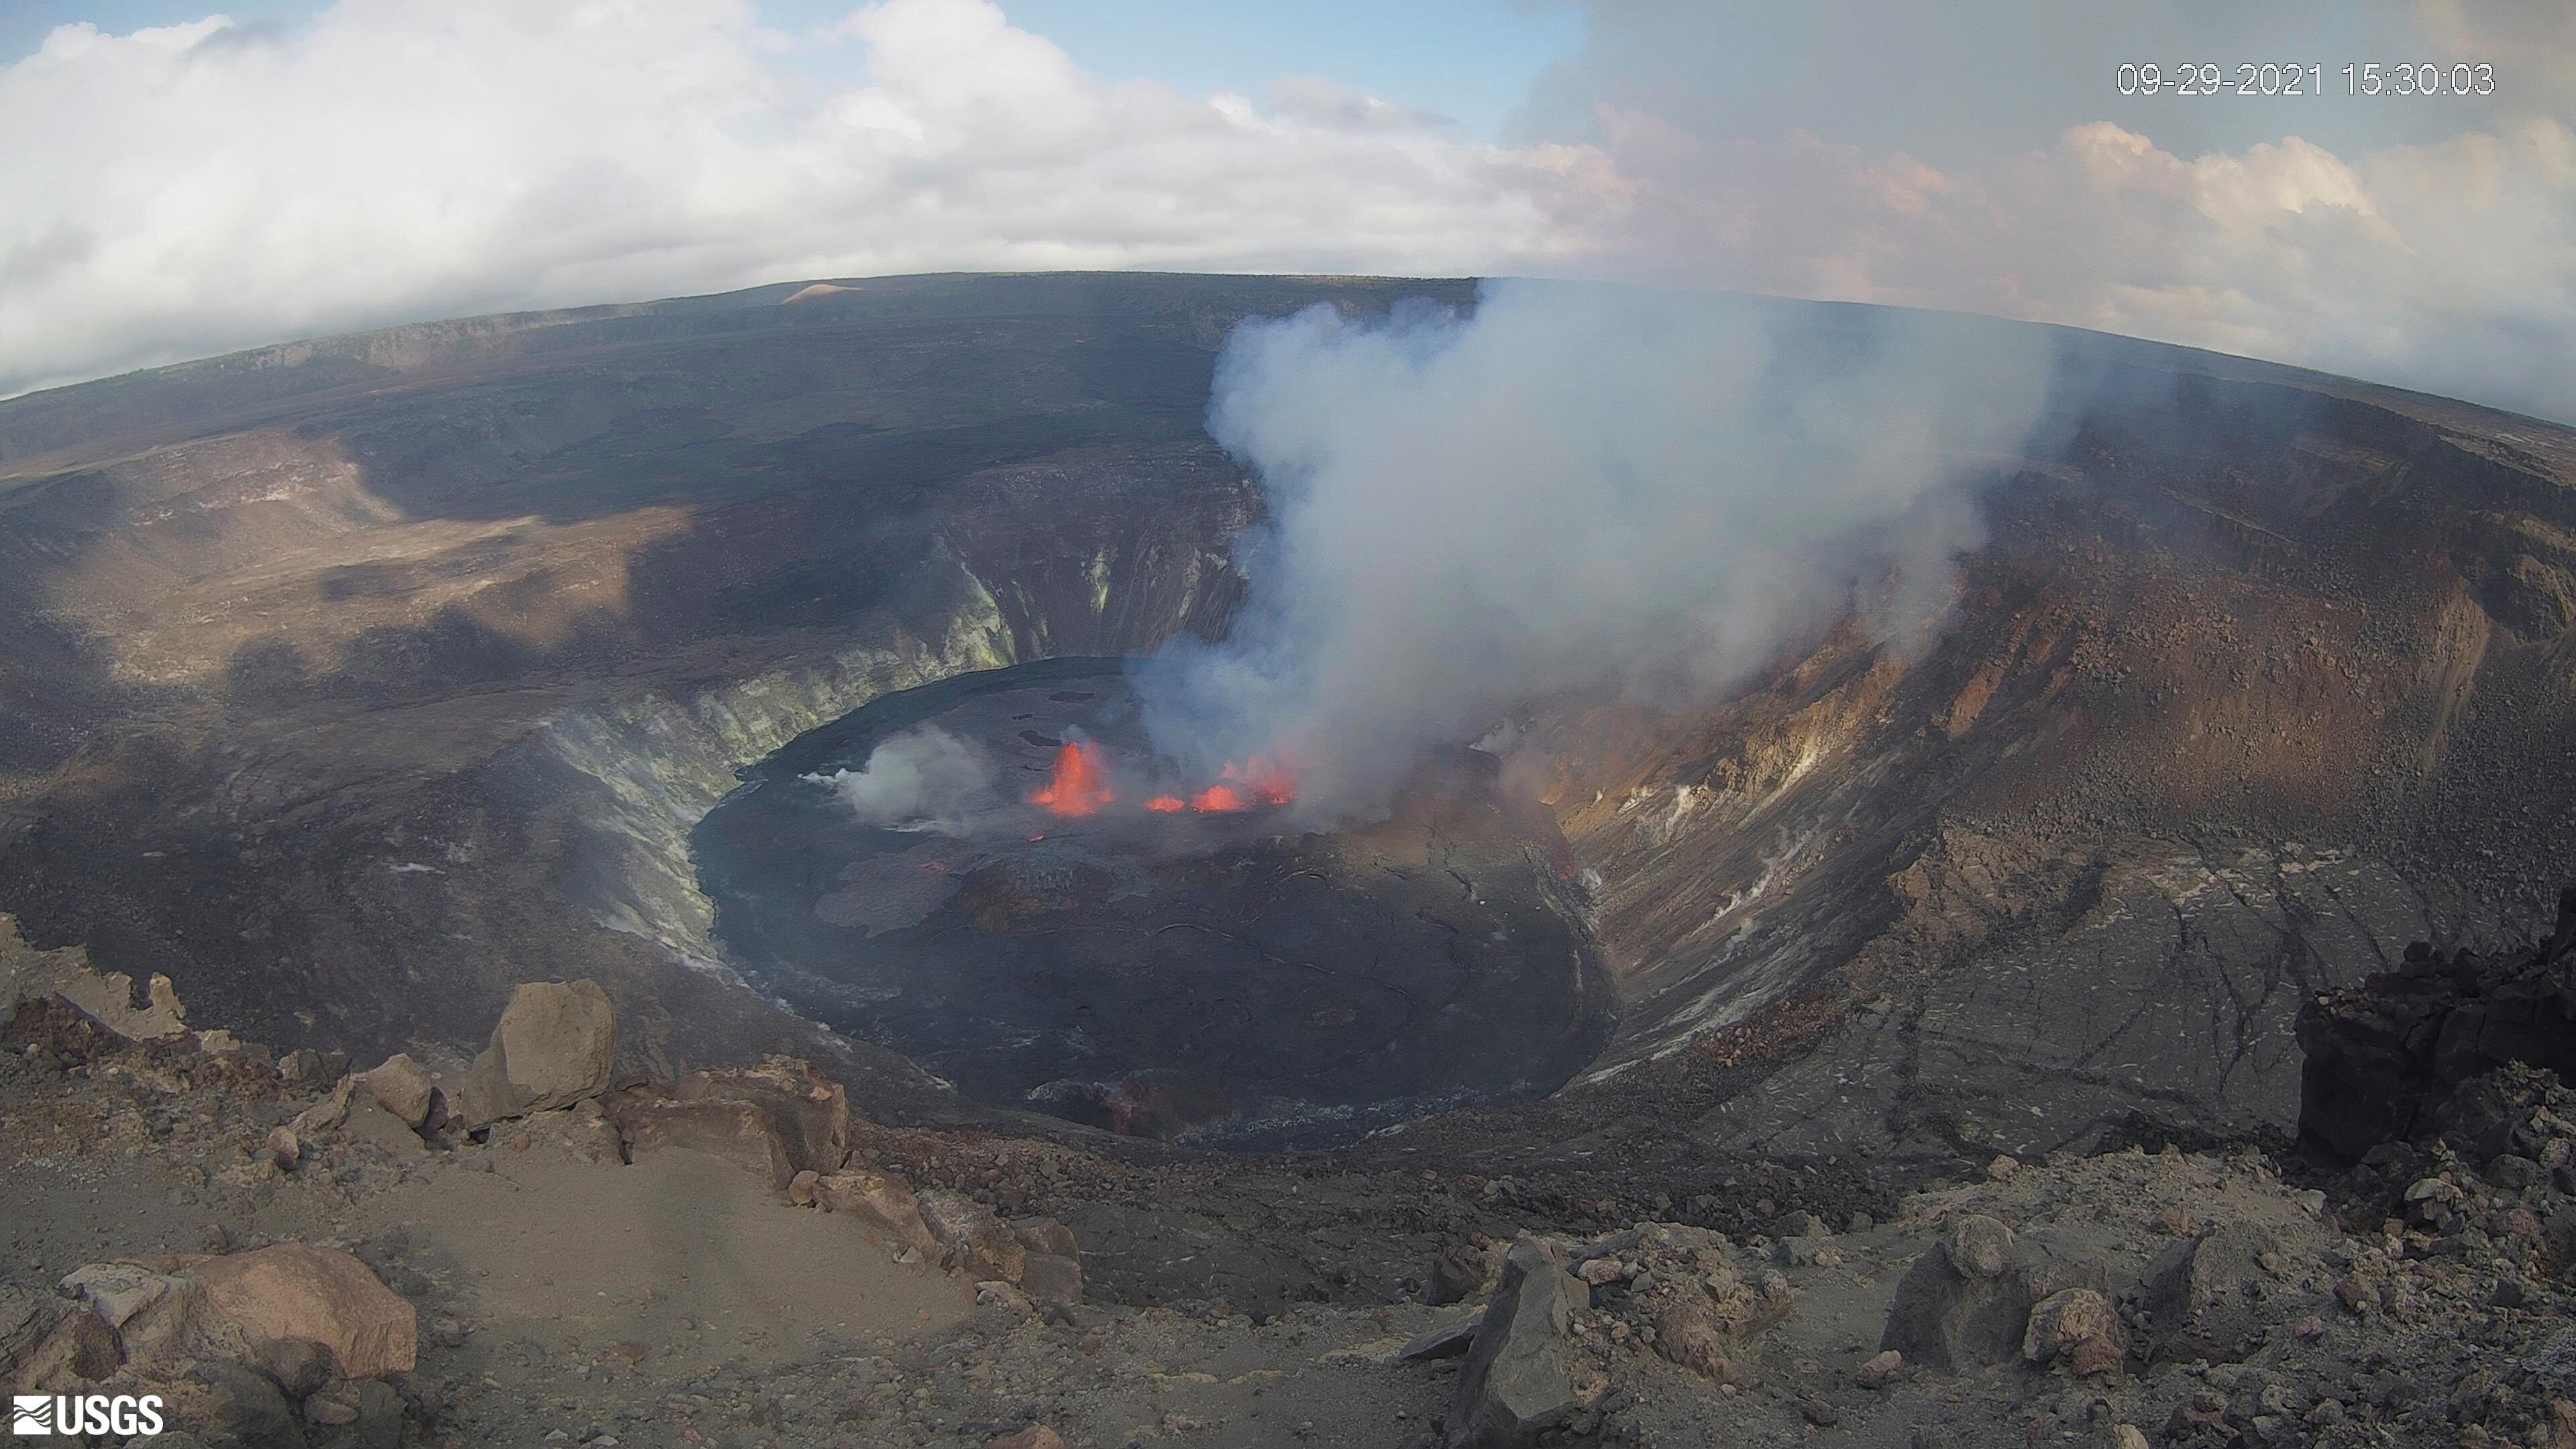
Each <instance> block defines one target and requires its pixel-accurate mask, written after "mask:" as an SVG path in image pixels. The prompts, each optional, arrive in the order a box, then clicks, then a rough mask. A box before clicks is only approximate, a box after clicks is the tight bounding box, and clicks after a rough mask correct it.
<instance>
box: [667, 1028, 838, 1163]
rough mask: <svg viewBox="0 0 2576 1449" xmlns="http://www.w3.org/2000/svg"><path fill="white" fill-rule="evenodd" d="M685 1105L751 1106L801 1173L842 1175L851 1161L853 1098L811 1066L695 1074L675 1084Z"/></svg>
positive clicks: (790, 1061)
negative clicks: (719, 1104)
mask: <svg viewBox="0 0 2576 1449" xmlns="http://www.w3.org/2000/svg"><path fill="white" fill-rule="evenodd" d="M671 1095H672V1097H674V1098H675V1099H677V1100H679V1101H682V1102H748V1103H751V1104H753V1105H755V1106H757V1107H758V1108H759V1109H760V1110H761V1112H762V1113H763V1114H764V1115H766V1116H767V1117H768V1118H769V1123H770V1128H771V1130H772V1131H774V1132H776V1133H777V1134H778V1140H779V1142H780V1144H781V1145H782V1146H783V1147H784V1148H785V1149H786V1152H787V1160H788V1162H789V1163H790V1164H792V1165H793V1166H794V1168H795V1170H796V1171H798V1172H812V1173H817V1174H820V1173H826V1172H838V1171H840V1170H841V1166H842V1164H843V1163H846V1162H848V1161H849V1160H850V1099H849V1096H848V1094H846V1093H844V1092H843V1091H842V1090H841V1084H840V1083H838V1082H835V1081H833V1080H832V1079H831V1078H829V1077H826V1076H824V1075H823V1074H822V1073H821V1072H820V1071H818V1070H816V1069H815V1067H814V1064H813V1063H811V1062H806V1061H800V1060H798V1059H797V1058H795V1057H781V1056H773V1057H769V1058H767V1059H765V1060H763V1061H762V1062H761V1063H760V1064H759V1065H758V1066H751V1067H723V1068H717V1069H713V1070H709V1071H701V1072H690V1073H688V1074H686V1075H684V1076H682V1077H681V1078H680V1080H678V1081H677V1082H674V1083H673V1084H672V1085H671Z"/></svg>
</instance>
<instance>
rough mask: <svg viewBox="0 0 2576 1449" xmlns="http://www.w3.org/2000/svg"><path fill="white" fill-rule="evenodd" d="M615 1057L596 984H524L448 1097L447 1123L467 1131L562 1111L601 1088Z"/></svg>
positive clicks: (612, 1023) (604, 998) (609, 1016)
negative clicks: (563, 1108) (501, 1122)
mask: <svg viewBox="0 0 2576 1449" xmlns="http://www.w3.org/2000/svg"><path fill="white" fill-rule="evenodd" d="M616 1058H617V1013H616V1011H615V1009H614V1008H612V1007H611V1006H610V1005H609V1002H608V993H607V992H605V991H602V990H601V989H600V987H599V983H598V982H595V981H591V980H589V979H587V978H585V979H583V980H579V981H530V982H527V983H525V984H524V985H522V986H520V987H519V989H518V990H517V991H515V992H512V993H511V995H510V1004H509V1005H508V1006H507V1007H505V1008H503V1009H502V1012H501V1021H500V1024H499V1025H497V1026H495V1027H493V1028H492V1043H491V1045H490V1046H488V1047H486V1048H484V1050H483V1054H482V1055H481V1056H478V1057H476V1058H475V1059H474V1065H473V1066H472V1067H471V1068H469V1069H468V1070H467V1072H466V1073H465V1076H464V1078H463V1079H462V1080H461V1081H459V1082H458V1083H456V1084H455V1085H456V1090H454V1091H453V1092H450V1093H449V1094H448V1097H449V1102H448V1110H449V1114H450V1119H451V1120H452V1121H454V1122H456V1123H457V1124H458V1125H459V1126H461V1127H463V1128H465V1129H466V1130H468V1131H471V1130H474V1129H476V1128H479V1127H486V1126H489V1125H490V1124H492V1123H494V1122H497V1121H501V1120H502V1119H504V1118H509V1117H523V1116H526V1115H527V1114H528V1113H530V1112H543V1111H546V1110H548V1109H550V1108H555V1107H569V1106H571V1105H572V1104H573V1103H575V1102H578V1101H581V1100H583V1099H585V1098H588V1097H596V1096H598V1095H600V1094H601V1093H603V1092H605V1091H607V1090H608V1079H609V1069H610V1067H611V1066H612V1065H613V1064H614V1063H615V1061H616Z"/></svg>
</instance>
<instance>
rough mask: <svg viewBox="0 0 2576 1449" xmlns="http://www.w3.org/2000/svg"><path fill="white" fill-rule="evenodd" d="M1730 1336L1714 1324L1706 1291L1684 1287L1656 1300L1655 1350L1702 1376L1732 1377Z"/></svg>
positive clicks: (1721, 1380)
mask: <svg viewBox="0 0 2576 1449" xmlns="http://www.w3.org/2000/svg"><path fill="white" fill-rule="evenodd" d="M1731 1338H1732V1335H1730V1334H1728V1333H1727V1332H1726V1330H1725V1329H1724V1328H1723V1327H1722V1326H1721V1325H1720V1324H1719V1323H1718V1321H1717V1317H1716V1314H1715V1312H1714V1311H1713V1310H1712V1307H1711V1302H1710V1299H1709V1298H1708V1296H1707V1295H1706V1294H1703V1293H1693V1292H1689V1291H1687V1290H1685V1291H1683V1292H1680V1293H1675V1294H1672V1295H1670V1296H1668V1297H1665V1298H1662V1299H1659V1300H1657V1302H1656V1305H1655V1352H1657V1353H1659V1354H1661V1355H1663V1356H1664V1358H1665V1359H1666V1360H1667V1361H1668V1362H1671V1363H1676V1364H1679V1365H1681V1366H1682V1367H1683V1368H1686V1369H1689V1370H1690V1371H1691V1372H1693V1373H1695V1374H1698V1375H1700V1376H1701V1377H1703V1378H1708V1379H1713V1380H1715V1381H1717V1382H1718V1383H1721V1384H1731V1383H1733V1382H1735V1380H1736V1372H1735V1356H1734V1353H1733V1352H1732V1349H1731V1346H1730V1340H1731Z"/></svg>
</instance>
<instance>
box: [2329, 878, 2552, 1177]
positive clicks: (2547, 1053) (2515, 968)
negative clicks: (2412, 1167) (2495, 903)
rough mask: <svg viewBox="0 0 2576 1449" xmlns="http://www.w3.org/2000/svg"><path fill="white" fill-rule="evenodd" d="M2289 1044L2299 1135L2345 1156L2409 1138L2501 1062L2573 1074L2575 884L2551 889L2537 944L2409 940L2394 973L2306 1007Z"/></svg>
mask: <svg viewBox="0 0 2576 1449" xmlns="http://www.w3.org/2000/svg"><path fill="white" fill-rule="evenodd" d="M2299 1044H2300V1045H2301V1046H2302V1047H2304V1048H2305V1049H2306V1051H2307V1061H2306V1065H2305V1067H2304V1069H2303V1076H2302V1080H2301V1092H2300V1106H2299V1136H2300V1140H2301V1142H2302V1143H2303V1144H2304V1145H2307V1146H2310V1147H2313V1148H2315V1149H2317V1150H2319V1151H2321V1152H2323V1153H2325V1154H2327V1155H2329V1156H2331V1157H2333V1158H2335V1159H2337V1160H2339V1161H2344V1162H2350V1161H2353V1160H2355V1159H2358V1158H2359V1157H2361V1156H2362V1155H2363V1154H2364V1153H2366V1152H2368V1151H2369V1150H2370V1149H2371V1148H2372V1147H2374V1146H2376V1145H2377V1144H2379V1143H2382V1142H2392V1141H2405V1140H2407V1139H2409V1138H2412V1137H2415V1136H2418V1135H2420V1134H2421V1133H2423V1132H2424V1131H2425V1130H2426V1129H2428V1128H2431V1127H2433V1126H2434V1125H2435V1123H2434V1121H2433V1119H2432V1116H2431V1115H2430V1114H2431V1109H2432V1108H2433V1107H2435V1106H2436V1105H2438V1104H2440V1103H2441V1102H2443V1101H2444V1100H2446V1099H2447V1098H2449V1097H2450V1096H2451V1093H2452V1091H2453V1089H2454V1088H2457V1087H2458V1086H2460V1085H2461V1084H2462V1083H2464V1082H2466V1081H2468V1080H2469V1079H2470V1078H2472V1077H2475V1076H2477V1075H2479V1074H2481V1073H2484V1072H2487V1071H2490V1070H2492V1069H2494V1068H2496V1067H2500V1066H2503V1065H2505V1064H2506V1063H2509V1062H2520V1063H2523V1064H2525V1065H2528V1066H2534V1067H2542V1068H2546V1069H2548V1070H2551V1071H2554V1072H2557V1073H2558V1074H2559V1075H2560V1076H2561V1077H2568V1076H2570V1075H2576V886H2571V887H2569V888H2567V889H2566V890H2565V891H2563V892H2561V893H2560V895H2559V899H2558V922H2557V928H2556V930H2555V931H2554V932H2552V934H2551V936H2550V939H2549V941H2548V942H2547V943H2546V944H2544V945H2542V946H2541V947H2539V948H2538V949H2536V950H2533V951H2531V952H2528V953H2526V954H2523V955H2520V956H2482V955H2479V954H2477V953H2474V952H2471V951H2466V950H2461V951H2453V952H2445V951H2437V950H2435V949H2433V948H2432V947H2430V946H2428V945H2426V944H2424V943H2422V942H2417V943H2416V944H2415V945H2413V946H2411V947H2409V948H2408V949H2407V952H2406V961H2405V965H2404V966H2403V967H2402V968H2401V969H2399V970H2396V971H2387V972H2381V973H2379V974H2378V975H2375V976H2372V977H2370V978H2369V979H2368V980H2366V981H2364V982H2363V983H2362V984H2361V985H2359V986H2357V987H2353V988H2351V989H2348V990H2344V991H2337V992H2332V993H2329V994H2327V995H2324V996H2321V997H2318V998H2317V999H2316V1000H2314V1001H2313V1002H2311V1003H2310V1004H2309V1005H2308V1007H2307V1008H2306V1009H2305V1010H2303V1011H2302V1012H2301V1013H2300V1016H2299ZM2455 1145H2456V1144H2455ZM2489 1155H2492V1154H2489Z"/></svg>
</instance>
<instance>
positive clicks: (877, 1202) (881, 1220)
mask: <svg viewBox="0 0 2576 1449" xmlns="http://www.w3.org/2000/svg"><path fill="white" fill-rule="evenodd" d="M814 1204H815V1206H817V1207H819V1208H821V1209H823V1210H824V1211H825V1212H829V1213H842V1214H846V1215H848V1216H849V1217H851V1218H853V1219H855V1220H857V1222H858V1224H859V1227H860V1230H861V1231H862V1232H864V1233H866V1234H868V1236H869V1237H870V1238H871V1239H872V1240H874V1241H879V1242H884V1243H888V1244H890V1245H891V1246H892V1247H893V1248H894V1249H896V1250H897V1251H900V1250H902V1249H905V1248H910V1249H912V1250H913V1251H914V1252H916V1253H918V1254H920V1255H921V1256H922V1257H925V1258H936V1257H938V1256H939V1253H940V1244H939V1240H938V1239H937V1238H935V1237H933V1236H931V1233H930V1225H929V1224H928V1223H925V1222H923V1221H922V1217H921V1206H920V1204H919V1203H918V1202H917V1201H916V1200H915V1199H914V1198H913V1195H912V1189H911V1188H909V1187H907V1186H905V1185H904V1181H903V1179H901V1178H899V1177H889V1176H887V1175H886V1174H884V1173H882V1172H865V1171H853V1172H835V1173H831V1174H829V1175H827V1176H825V1177H822V1178H820V1179H818V1180H817V1181H816V1182H815V1184H814Z"/></svg>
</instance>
